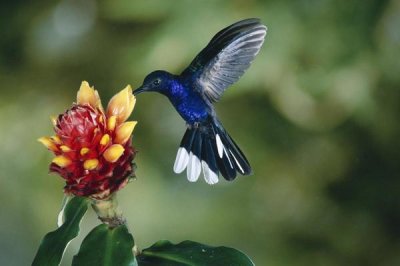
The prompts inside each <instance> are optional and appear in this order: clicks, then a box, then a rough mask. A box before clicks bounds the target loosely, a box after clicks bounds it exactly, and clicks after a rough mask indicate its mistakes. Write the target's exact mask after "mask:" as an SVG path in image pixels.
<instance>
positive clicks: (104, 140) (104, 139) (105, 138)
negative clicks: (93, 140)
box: [100, 134, 110, 146]
mask: <svg viewBox="0 0 400 266" xmlns="http://www.w3.org/2000/svg"><path fill="white" fill-rule="evenodd" d="M108 142H110V135H108V134H104V136H103V137H102V138H101V140H100V144H101V145H103V146H105V145H107V144H108Z"/></svg>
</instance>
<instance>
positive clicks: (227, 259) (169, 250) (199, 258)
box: [136, 240, 254, 266]
mask: <svg viewBox="0 0 400 266" xmlns="http://www.w3.org/2000/svg"><path fill="white" fill-rule="evenodd" d="M136 259H137V261H138V264H139V266H146V265H154V266H172V265H174V266H177V265H181V266H183V265H191V266H195V265H196V266H197V265H237V266H253V265H254V263H253V262H252V261H251V260H250V259H249V258H248V257H247V256H246V255H245V254H243V253H242V252H240V251H238V250H236V249H233V248H228V247H211V246H207V245H203V244H200V243H196V242H193V241H183V242H181V243H179V244H176V245H174V244H172V243H171V242H169V241H166V240H161V241H158V242H157V243H155V244H154V245H153V246H151V247H149V248H147V249H144V250H143V251H142V253H141V254H140V255H138V256H137V257H136Z"/></svg>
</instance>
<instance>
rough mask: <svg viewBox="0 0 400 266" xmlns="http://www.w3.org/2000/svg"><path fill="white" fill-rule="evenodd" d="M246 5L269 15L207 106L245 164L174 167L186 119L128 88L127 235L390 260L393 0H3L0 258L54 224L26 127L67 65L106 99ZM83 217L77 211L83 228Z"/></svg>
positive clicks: (55, 198) (42, 162)
mask: <svg viewBox="0 0 400 266" xmlns="http://www.w3.org/2000/svg"><path fill="white" fill-rule="evenodd" d="M247 17H260V18H261V19H262V21H263V22H264V23H265V24H266V25H268V28H269V32H268V35H267V39H266V42H265V44H264V47H263V48H262V51H261V52H260V54H259V56H258V57H257V59H256V60H255V62H254V63H253V65H252V67H251V68H250V69H249V71H248V72H247V73H246V74H245V75H244V76H243V78H242V79H241V80H240V81H239V82H238V83H237V84H235V85H234V86H232V87H231V88H230V89H229V90H228V91H226V93H225V95H224V97H223V99H222V101H221V102H220V103H218V104H217V107H216V108H217V112H218V114H219V116H220V118H221V120H222V121H223V123H224V125H225V127H226V128H227V130H228V131H229V132H230V133H231V135H232V136H233V137H234V139H235V140H236V142H237V143H238V144H239V145H240V146H241V148H242V149H243V151H244V152H245V153H246V154H247V156H248V158H249V160H250V162H251V163H252V166H253V168H254V175H253V176H251V177H242V178H238V179H237V180H236V181H235V182H232V183H228V182H224V181H222V182H220V183H219V184H218V185H215V186H212V187H210V186H208V185H206V184H205V182H203V181H199V182H198V183H196V184H191V183H189V182H187V181H186V178H185V175H183V174H182V175H175V174H174V173H173V171H172V166H173V162H174V160H175V153H176V150H177V147H178V145H179V142H180V139H181V137H182V135H183V133H184V128H185V125H184V123H183V121H182V120H181V118H180V117H179V116H178V115H177V114H176V113H175V111H174V109H173V108H172V106H171V105H170V104H169V102H168V101H167V99H166V98H164V97H162V96H161V95H157V94H143V95H141V96H140V97H139V99H138V102H137V105H136V109H135V111H134V113H133V115H132V117H131V119H134V120H138V121H139V124H138V126H137V128H136V130H135V132H134V144H135V146H136V147H137V149H138V150H139V151H140V152H139V154H138V156H137V159H136V162H137V165H138V169H137V176H138V178H137V180H136V181H134V182H132V183H131V184H130V185H129V186H127V187H126V188H125V189H124V190H123V191H121V193H120V195H119V201H120V204H121V205H122V208H123V210H124V213H125V215H126V217H127V219H128V223H129V227H130V229H131V230H132V232H133V234H134V236H135V239H136V242H137V244H138V245H139V247H140V248H145V247H148V246H150V245H151V244H152V243H154V242H156V241H157V240H159V239H169V240H171V241H173V242H180V241H182V240H186V239H191V240H195V241H199V242H202V243H207V244H210V245H226V246H232V247H235V248H238V249H240V250H242V251H244V252H245V253H247V254H248V255H249V256H250V257H251V258H252V259H253V260H254V262H255V263H256V265H387V266H391V265H400V200H399V198H400V175H399V172H400V162H399V161H400V141H399V138H400V125H399V115H400V88H399V85H400V72H399V70H400V60H399V59H400V2H399V1H396V0H392V1H389V0H366V1H355V0H350V1H333V0H296V1H288V0H285V1H256V0H234V1H205V0H204V1H194V0H193V1H189V0H176V1H164V0H148V1H129V0H116V1H111V0H109V1H94V0H64V1H61V2H58V1H57V2H55V1H48V0H47V1H35V2H30V3H28V2H26V1H21V0H18V1H17V0H15V1H2V3H1V8H0V141H1V145H0V151H1V153H0V202H1V204H0V224H1V227H0V264H1V265H29V264H30V263H31V261H32V259H33V257H34V255H35V252H36V250H37V247H38V245H39V243H40V240H41V238H42V237H43V236H44V234H45V233H46V232H48V231H50V230H53V229H54V228H55V221H56V215H57V213H58V211H59V208H60V205H61V200H62V197H63V195H62V187H63V181H62V179H61V178H59V177H57V176H54V175H48V174H47V171H48V164H49V162H50V160H51V158H52V156H51V154H50V153H49V152H47V151H46V150H45V149H44V148H43V147H42V146H41V145H40V144H39V143H38V142H37V141H36V139H37V138H38V137H40V136H42V135H50V134H52V129H51V123H50V120H49V119H48V117H49V116H50V115H54V114H58V113H61V112H63V111H64V110H65V109H66V108H68V107H69V106H70V104H71V103H72V101H73V100H74V99H75V95H76V92H77V89H78V88H79V85H80V83H81V81H82V80H87V81H89V83H90V84H91V85H94V86H95V87H96V89H97V90H99V92H100V94H101V96H102V98H103V103H104V104H105V103H106V102H107V101H108V99H109V98H110V97H111V96H112V95H113V94H114V93H115V92H117V91H119V90H120V89H122V88H123V87H124V86H125V85H126V84H131V85H132V86H133V87H137V86H139V85H140V84H141V82H142V80H143V78H144V77H145V75H146V74H147V73H149V72H150V71H152V70H155V69H166V70H169V71H171V72H173V73H180V71H182V70H183V69H184V68H185V67H186V65H187V64H189V62H190V61H191V60H192V58H193V57H194V56H195V55H196V54H197V52H199V51H200V50H201V49H202V48H203V47H204V46H205V45H206V44H207V42H208V41H209V40H210V39H211V37H212V36H213V35H214V34H215V33H216V32H217V31H218V30H220V29H221V28H223V27H225V26H227V25H229V24H231V23H233V22H235V21H237V20H240V19H242V18H247ZM96 224H98V221H97V219H96V217H95V215H94V213H93V212H92V211H89V212H88V215H87V216H86V217H85V219H84V221H83V223H82V228H83V229H82V232H83V233H82V235H85V234H86V233H87V232H88V231H89V229H91V228H92V227H93V226H94V225H96ZM82 237H83V236H81V237H79V238H78V239H76V240H74V241H73V242H72V244H71V245H70V247H69V250H68V251H67V253H66V258H65V261H64V262H63V265H69V264H70V262H71V258H72V256H73V255H74V254H76V252H77V250H78V247H79V243H80V241H81V240H82Z"/></svg>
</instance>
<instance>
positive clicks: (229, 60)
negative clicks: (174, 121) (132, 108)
mask: <svg viewBox="0 0 400 266" xmlns="http://www.w3.org/2000/svg"><path fill="white" fill-rule="evenodd" d="M266 33H267V28H266V26H264V25H263V24H261V23H260V21H259V20H258V19H245V20H242V21H239V22H237V23H234V24H232V25H231V26H229V27H227V28H225V29H223V30H221V31H220V32H218V33H217V34H216V35H215V36H214V37H213V38H212V39H211V41H210V42H209V44H208V45H207V46H206V47H205V48H204V49H203V50H202V51H201V52H200V53H199V54H198V55H197V56H196V58H195V59H194V60H193V61H192V63H191V64H190V65H189V66H188V67H187V68H186V69H185V70H184V71H183V72H182V73H181V74H180V75H173V74H170V73H168V72H166V71H162V70H158V71H154V72H152V73H150V74H149V75H148V76H147V77H146V78H145V80H144V82H143V85H142V86H141V87H140V88H139V89H137V90H135V91H134V94H139V93H141V92H145V91H155V92H159V93H161V94H164V95H165V96H167V97H168V99H169V100H170V101H171V103H172V105H173V106H174V107H175V109H176V110H177V112H178V113H179V114H180V116H181V117H182V118H183V119H184V120H185V121H186V123H187V125H188V128H187V130H186V133H185V135H184V137H183V139H182V141H181V145H180V148H179V150H178V154H177V158H176V160H175V165H174V171H175V172H177V173H180V172H182V171H183V170H185V168H187V177H188V179H189V181H192V182H193V181H196V180H197V179H198V177H199V175H200V172H201V170H203V174H204V178H205V180H206V181H207V183H209V184H215V183H217V182H218V174H219V173H221V174H222V176H224V178H225V179H227V180H233V179H235V177H236V175H237V172H239V173H240V174H242V175H248V174H250V173H251V167H250V164H249V162H248V161H247V159H246V157H245V156H244V154H243V153H242V151H241V150H240V149H239V147H238V146H237V145H236V143H235V142H234V141H233V139H232V138H231V137H230V136H229V134H228V133H227V132H226V131H225V129H224V128H223V127H222V124H221V123H220V122H219V120H218V118H217V116H216V113H215V110H214V107H213V103H214V102H217V101H218V100H219V99H220V98H221V96H222V94H223V92H224V91H225V90H226V89H227V88H228V87H229V86H230V85H232V84H233V83H235V82H236V81H237V80H238V79H239V78H240V77H241V76H242V75H243V74H244V72H245V71H246V70H247V68H248V67H249V66H250V64H251V62H252V61H253V59H254V58H255V56H256V55H257V53H258V52H259V50H260V48H261V46H262V44H263V42H264V38H265V35H266Z"/></svg>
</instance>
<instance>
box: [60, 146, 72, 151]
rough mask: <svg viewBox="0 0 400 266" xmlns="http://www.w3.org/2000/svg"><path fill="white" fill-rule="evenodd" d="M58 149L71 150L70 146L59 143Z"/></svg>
mask: <svg viewBox="0 0 400 266" xmlns="http://www.w3.org/2000/svg"><path fill="white" fill-rule="evenodd" d="M60 150H62V151H63V152H69V151H71V148H70V147H68V146H66V145H61V146H60Z"/></svg>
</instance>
